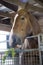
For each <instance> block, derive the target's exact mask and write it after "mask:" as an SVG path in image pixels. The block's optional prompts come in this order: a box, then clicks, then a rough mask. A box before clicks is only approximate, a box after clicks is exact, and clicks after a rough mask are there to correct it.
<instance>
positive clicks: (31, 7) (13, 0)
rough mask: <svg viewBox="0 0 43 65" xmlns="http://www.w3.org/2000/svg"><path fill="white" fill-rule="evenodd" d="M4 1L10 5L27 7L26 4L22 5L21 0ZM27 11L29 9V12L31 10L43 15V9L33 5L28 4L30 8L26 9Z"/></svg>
mask: <svg viewBox="0 0 43 65" xmlns="http://www.w3.org/2000/svg"><path fill="white" fill-rule="evenodd" d="M3 1H5V2H8V3H12V4H16V5H18V6H21V7H22V8H24V7H25V5H26V3H22V2H20V1H19V0H3ZM26 9H28V10H29V9H31V10H34V11H38V12H41V13H43V8H41V7H37V6H33V5H31V4H28V6H27V7H26Z"/></svg>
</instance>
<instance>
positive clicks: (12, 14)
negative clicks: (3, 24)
mask: <svg viewBox="0 0 43 65" xmlns="http://www.w3.org/2000/svg"><path fill="white" fill-rule="evenodd" d="M0 16H2V17H9V18H11V17H14V16H15V13H7V12H2V11H0Z"/></svg>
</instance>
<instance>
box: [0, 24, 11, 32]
mask: <svg viewBox="0 0 43 65" xmlns="http://www.w3.org/2000/svg"><path fill="white" fill-rule="evenodd" d="M0 30H3V31H9V32H10V31H11V26H10V25H5V24H1V23H0Z"/></svg>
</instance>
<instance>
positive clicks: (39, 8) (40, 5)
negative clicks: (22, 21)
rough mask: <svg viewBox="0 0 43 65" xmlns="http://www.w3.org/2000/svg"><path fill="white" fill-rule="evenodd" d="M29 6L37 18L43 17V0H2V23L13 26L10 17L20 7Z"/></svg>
mask: <svg viewBox="0 0 43 65" xmlns="http://www.w3.org/2000/svg"><path fill="white" fill-rule="evenodd" d="M27 2H28V3H29V5H28V6H27V8H28V9H29V11H30V12H31V13H32V14H33V15H34V16H35V17H36V18H37V19H39V18H40V17H43V0H0V24H6V25H9V26H10V27H11V22H10V20H11V19H10V17H11V16H14V14H12V13H15V12H16V11H17V10H18V8H19V7H24V6H25V5H26V3H27Z"/></svg>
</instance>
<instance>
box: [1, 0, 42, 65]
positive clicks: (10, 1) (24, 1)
mask: <svg viewBox="0 0 43 65" xmlns="http://www.w3.org/2000/svg"><path fill="white" fill-rule="evenodd" d="M21 8H26V9H27V10H28V12H30V13H31V14H32V15H33V16H34V17H35V18H36V20H37V22H38V23H39V26H40V29H41V31H40V34H39V35H36V36H37V37H38V50H37V49H30V50H24V51H25V52H26V51H29V54H30V56H31V58H30V56H29V58H30V59H29V58H28V59H27V58H26V59H25V61H24V62H23V64H22V63H18V62H21V61H18V58H16V61H14V62H15V63H14V62H13V61H12V59H10V61H8V62H7V61H5V65H19V64H21V65H43V0H0V31H1V32H0V35H2V36H0V39H1V37H2V38H3V35H5V32H8V34H7V37H6V39H5V41H3V40H4V38H5V37H4V38H3V40H2V41H1V40H0V44H2V43H4V42H5V43H6V44H7V49H9V42H8V41H9V35H10V32H11V29H12V25H13V22H14V17H15V15H16V13H17V11H18V10H20V9H21ZM33 20H34V19H33ZM2 31H4V32H2ZM34 37H35V36H34ZM26 43H27V42H26ZM2 45H3V44H2ZM2 48H3V46H2ZM2 48H1V45H0V49H1V50H0V59H1V60H0V65H3V62H2V56H3V54H4V53H5V50H6V49H5V48H3V49H2ZM2 50H3V51H2ZM35 50H37V51H38V52H37V51H36V52H33V53H32V52H31V51H35ZM22 51H23V50H22ZM24 51H23V52H24ZM34 53H36V58H33V57H32V54H33V55H35V54H34ZM37 55H38V60H39V61H38V60H37ZM23 58H24V57H23ZM32 59H33V61H32ZM7 60H8V59H7ZM26 60H28V61H29V60H31V61H29V63H28V62H27V61H26ZM34 60H35V61H34ZM11 62H12V63H11ZM25 62H26V63H25ZM39 62H40V63H39ZM7 63H8V64H7ZM38 63H39V64H38Z"/></svg>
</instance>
